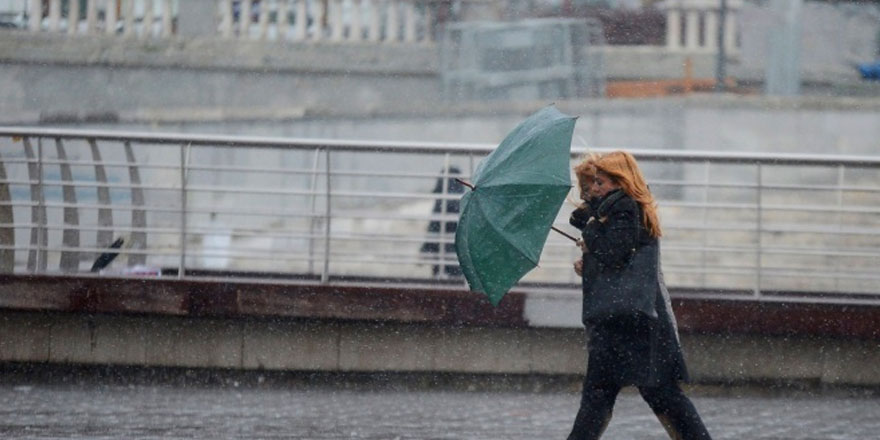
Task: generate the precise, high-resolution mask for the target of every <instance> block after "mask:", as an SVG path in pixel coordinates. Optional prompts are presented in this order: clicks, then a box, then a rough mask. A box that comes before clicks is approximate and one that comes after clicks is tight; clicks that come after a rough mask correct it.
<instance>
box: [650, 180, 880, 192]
mask: <svg viewBox="0 0 880 440" xmlns="http://www.w3.org/2000/svg"><path fill="white" fill-rule="evenodd" d="M651 186H652V187H658V186H681V187H685V188H693V189H695V190H700V189H703V188H713V189H714V188H733V189H748V190H755V189H758V188H761V189H764V190H809V191H846V192H880V187H877V186H858V185H840V186H836V185H811V184H796V185H795V184H792V185H786V184H767V183H765V184H761V185H760V186H758V184H756V183H751V182H742V183H738V182H730V183H725V182H705V181H691V180H662V179H652V180H651Z"/></svg>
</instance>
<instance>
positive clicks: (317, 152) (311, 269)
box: [309, 149, 321, 274]
mask: <svg viewBox="0 0 880 440" xmlns="http://www.w3.org/2000/svg"><path fill="white" fill-rule="evenodd" d="M320 159H321V150H320V149H316V150H315V160H314V161H313V162H312V182H311V188H312V209H311V210H309V274H312V273H314V271H315V217H316V216H317V215H318V210H317V208H318V163H319V161H320Z"/></svg>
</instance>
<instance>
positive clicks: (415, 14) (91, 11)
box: [23, 0, 437, 43]
mask: <svg viewBox="0 0 880 440" xmlns="http://www.w3.org/2000/svg"><path fill="white" fill-rule="evenodd" d="M77 3H78V4H79V5H80V7H65V5H64V4H63V3H62V0H49V1H44V0H28V1H27V9H26V14H23V16H26V28H27V29H28V30H29V31H31V32H49V33H65V32H66V33H67V34H70V35H98V34H107V35H120V36H137V37H140V38H169V37H172V36H174V35H184V36H193V35H200V36H212V35H213V36H219V37H222V38H235V39H248V40H282V41H321V40H323V41H330V42H369V43H431V42H432V41H433V39H434V38H433V36H432V32H433V29H432V28H433V25H434V19H433V18H432V17H433V15H434V9H435V8H436V7H437V2H434V1H430V0H186V1H180V0H71V4H77ZM82 10H84V11H85V14H81V12H82ZM35 11H39V12H35ZM208 11H212V12H213V13H207V12H208ZM81 15H84V16H81Z"/></svg>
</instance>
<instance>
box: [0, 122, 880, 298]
mask: <svg viewBox="0 0 880 440" xmlns="http://www.w3.org/2000/svg"><path fill="white" fill-rule="evenodd" d="M493 147H494V146H492V145H484V144H445V143H443V144H441V143H416V142H359V141H339V140H320V139H284V138H262V137H240V136H217V135H175V134H154V133H126V132H107V131H86V130H57V129H36V128H17V127H5V128H4V127H0V270H2V271H4V272H14V273H88V272H89V271H90V270H92V268H93V266H95V271H99V270H100V273H103V274H115V275H121V276H126V275H131V276H144V274H149V275H153V276H172V277H227V278H229V277H248V278H258V279H259V278H264V279H265V278H274V279H279V278H280V279H284V278H287V279H309V280H312V281H313V282H318V281H320V282H325V283H327V282H343V281H345V280H361V281H363V282H419V283H444V284H446V285H451V286H461V287H462V288H463V287H464V283H463V281H462V280H461V279H460V278H459V277H457V276H456V275H455V272H454V271H452V272H449V271H447V270H444V266H454V265H455V263H456V259H455V255H454V252H451V251H450V250H449V249H450V248H449V247H448V245H451V243H453V240H454V234H453V233H451V232H448V230H447V228H446V227H445V224H446V223H450V224H454V222H455V220H456V217H457V215H456V213H455V212H454V208H450V207H453V206H455V205H454V204H450V203H449V202H454V201H456V200H457V199H458V198H459V197H460V194H455V193H451V192H450V191H449V189H450V184H449V183H448V182H449V181H448V178H449V177H453V174H454V171H453V169H458V170H460V173H461V174H460V177H463V178H465V179H467V178H468V177H469V176H470V174H471V172H472V170H473V169H474V167H475V165H476V164H477V163H478V162H479V160H480V159H481V158H482V157H483V156H485V155H486V154H488V152H490V151H491V149H492V148H493ZM600 151H601V150H600ZM629 151H631V152H633V153H634V154H635V155H636V157H637V158H638V159H639V161H640V163H641V165H642V167H643V170H644V172H645V174H646V176H647V178H648V181H649V183H650V184H651V187H652V190H653V192H654V193H655V195H656V196H657V198H658V201H659V204H660V213H661V221H662V224H663V230H664V238H663V239H662V245H663V267H664V271H665V275H666V279H667V283H668V284H669V285H670V287H672V288H675V290H676V292H677V294H681V295H685V294H687V295H692V296H698V297H723V298H730V299H749V300H766V301H811V302H838V303H871V304H876V303H880V275H878V273H877V270H876V267H877V262H878V261H880V203H878V202H880V158H878V157H851V156H850V157H847V156H821V155H775V154H767V153H764V154H761V153H710V152H695V151H660V150H638V149H629ZM582 153H583V151H574V152H573V154H572V160H573V163H574V161H576V160H577V158H578V157H579V155H580V154H582ZM575 199H576V195H575V194H574V193H572V195H571V200H575ZM444 201H445V202H446V203H444ZM571 209H573V204H571V203H566V204H565V205H564V206H563V208H562V210H561V211H560V212H559V215H558V217H557V226H558V227H559V228H562V229H567V228H568V229H569V232H572V233H575V231H574V230H573V229H571V228H570V226H568V225H567V218H568V213H569V212H570V210H571ZM432 221H433V222H436V223H437V224H439V225H444V226H441V227H439V228H437V227H435V228H431V225H430V223H431V222H432ZM429 231H432V232H429ZM119 238H121V239H122V241H123V244H122V246H121V247H118V248H113V247H110V246H111V243H113V242H114V241H115V240H117V239H119ZM426 243H427V244H432V243H433V244H434V246H433V247H432V246H426ZM426 249H427V250H429V251H427V250H426ZM102 254H104V255H103V257H104V258H105V259H106V258H107V257H108V256H112V255H113V254H118V256H116V258H115V260H113V261H112V263H110V264H108V265H106V266H105V267H101V265H100V264H96V262H97V261H98V260H99V259H100V258H101V255H102ZM576 258H578V250H577V249H576V248H574V247H573V246H572V245H571V242H570V241H568V240H567V239H564V238H562V237H561V236H558V235H557V234H551V235H550V236H549V238H548V241H547V245H546V247H545V250H544V254H543V256H542V260H541V262H540V265H539V267H538V268H536V269H535V270H533V271H532V272H530V273H529V274H528V275H527V276H526V277H525V278H524V279H523V282H522V283H521V287H522V288H525V289H534V290H535V291H536V292H537V291H541V290H547V289H553V290H555V291H559V292H563V293H565V292H569V293H571V294H578V291H579V290H578V282H579V280H578V278H577V276H576V275H575V274H574V273H573V271H572V268H571V263H572V262H573V261H574V260H575V259H576ZM438 269H439V270H438Z"/></svg>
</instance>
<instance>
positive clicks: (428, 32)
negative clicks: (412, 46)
mask: <svg viewBox="0 0 880 440" xmlns="http://www.w3.org/2000/svg"><path fill="white" fill-rule="evenodd" d="M433 23H434V15H433V14H432V13H431V8H430V7H425V34H424V35H423V36H422V43H424V44H431V43H432V42H433V41H434V38H433V35H432V32H433V30H434V29H433V27H432V24H433Z"/></svg>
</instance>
